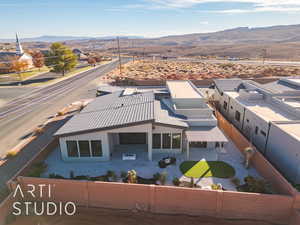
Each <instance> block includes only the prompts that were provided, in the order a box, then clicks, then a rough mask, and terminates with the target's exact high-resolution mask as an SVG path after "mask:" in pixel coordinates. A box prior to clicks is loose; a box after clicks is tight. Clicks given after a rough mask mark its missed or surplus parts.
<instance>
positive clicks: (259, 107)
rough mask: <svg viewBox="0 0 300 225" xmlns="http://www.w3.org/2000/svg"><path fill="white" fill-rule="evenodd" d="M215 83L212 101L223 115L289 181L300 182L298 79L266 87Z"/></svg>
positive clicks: (225, 81) (228, 81) (227, 81)
mask: <svg viewBox="0 0 300 225" xmlns="http://www.w3.org/2000/svg"><path fill="white" fill-rule="evenodd" d="M214 83H215V95H214V98H215V99H216V100H218V101H219V109H220V111H221V112H222V114H223V115H224V116H225V117H227V119H229V120H230V121H231V122H232V123H233V124H234V125H235V126H236V127H237V128H238V129H239V130H240V131H242V133H243V134H244V135H245V136H246V137H248V139H249V140H251V141H252V143H253V144H254V145H255V146H256V147H257V148H258V149H259V150H260V151H261V152H262V153H263V154H264V155H265V157H266V158H267V159H268V160H269V161H270V162H272V163H273V165H275V166H276V167H277V168H278V169H279V170H280V171H281V172H282V173H283V174H284V175H285V176H286V177H287V178H288V179H290V180H292V181H294V182H300V155H299V154H300V141H299V135H300V124H299V121H300V79H296V78H283V79H279V80H278V81H275V82H271V83H268V84H258V83H256V82H253V81H247V80H246V81H243V80H241V79H220V80H215V81H214ZM288 127H290V129H288ZM289 130H290V131H289ZM295 131H299V133H298V135H295V133H297V132H295ZM291 140H293V141H291ZM280 143H281V144H280Z"/></svg>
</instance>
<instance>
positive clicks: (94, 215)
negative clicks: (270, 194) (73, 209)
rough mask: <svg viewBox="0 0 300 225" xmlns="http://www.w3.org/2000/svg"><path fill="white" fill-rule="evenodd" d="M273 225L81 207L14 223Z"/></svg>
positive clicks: (62, 224) (19, 219)
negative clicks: (71, 212) (68, 213)
mask: <svg viewBox="0 0 300 225" xmlns="http://www.w3.org/2000/svg"><path fill="white" fill-rule="evenodd" d="M46 224H47V225H54V224H55V225H83V224H85V225H96V224H97V225H136V224H139V225H159V224H161V225H271V224H270V223H266V222H260V221H254V220H253V221H249V220H223V219H217V218H213V217H207V216H201V217H194V216H185V215H157V214H150V213H143V212H131V211H127V210H109V209H99V208H98V209H86V208H81V209H79V212H78V213H77V215H75V216H57V217H53V216H52V217H50V216H49V217H25V216H24V217H18V219H17V221H15V222H14V223H13V224H12V225H46Z"/></svg>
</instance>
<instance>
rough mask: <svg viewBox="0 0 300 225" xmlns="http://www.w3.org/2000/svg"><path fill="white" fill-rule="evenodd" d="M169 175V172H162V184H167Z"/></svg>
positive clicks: (160, 179)
mask: <svg viewBox="0 0 300 225" xmlns="http://www.w3.org/2000/svg"><path fill="white" fill-rule="evenodd" d="M167 177H168V173H167V172H162V173H161V174H160V177H159V182H160V183H161V184H162V185H165V184H166V181H167Z"/></svg>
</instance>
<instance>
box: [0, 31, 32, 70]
mask: <svg viewBox="0 0 300 225" xmlns="http://www.w3.org/2000/svg"><path fill="white" fill-rule="evenodd" d="M11 60H18V61H22V60H26V61H27V62H28V68H32V67H33V61H32V56H31V55H30V54H28V53H26V52H24V51H23V48H22V45H21V43H20V41H19V38H18V35H16V51H15V52H0V61H2V62H4V64H7V66H6V67H5V68H6V69H7V70H9V63H10V61H11ZM5 62H7V63H5ZM0 70H1V69H0ZM1 71H2V70H1ZM2 72H9V71H2Z"/></svg>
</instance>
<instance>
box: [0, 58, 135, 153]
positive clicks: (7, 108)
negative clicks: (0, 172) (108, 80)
mask: <svg viewBox="0 0 300 225" xmlns="http://www.w3.org/2000/svg"><path fill="white" fill-rule="evenodd" d="M122 61H123V63H125V62H126V61H129V59H123V60H122ZM117 65H118V62H111V63H109V64H106V65H103V66H101V67H98V68H95V69H93V70H90V71H87V72H83V73H80V74H78V75H76V76H74V77H70V78H69V79H66V80H63V81H60V82H58V83H56V84H53V85H49V86H46V87H44V88H38V89H34V90H33V91H31V92H28V93H26V94H24V95H21V96H19V97H16V98H15V99H14V100H13V101H11V102H8V103H6V104H5V105H4V106H2V107H1V108H0V137H1V138H0V156H3V155H5V153H6V152H7V151H9V150H10V149H11V148H12V147H14V146H15V145H16V144H18V143H19V142H20V141H21V140H22V139H24V138H25V137H27V136H28V135H30V134H31V132H32V129H33V128H34V127H36V126H38V125H39V124H42V123H43V122H44V121H45V120H47V118H49V117H50V116H53V115H54V114H55V113H56V112H57V111H59V110H60V109H61V108H63V107H64V106H66V105H68V104H70V103H72V102H74V101H77V100H79V99H83V98H94V97H95V93H96V88H97V86H98V83H99V79H100V77H101V76H102V75H104V74H105V73H107V72H109V71H111V70H112V69H114V68H115V67H116V66H117ZM0 91H1V89H0Z"/></svg>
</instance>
